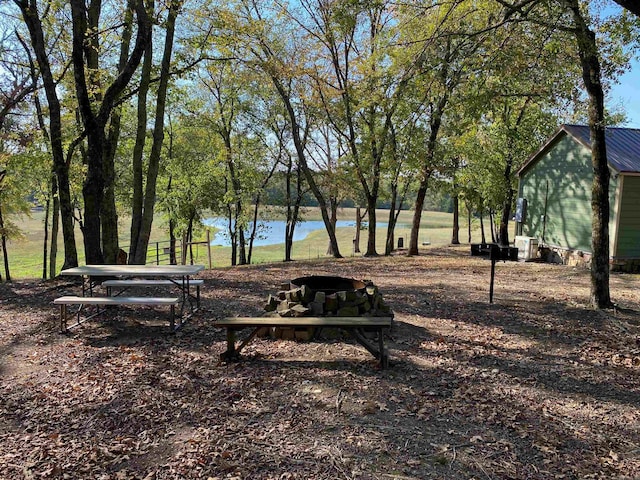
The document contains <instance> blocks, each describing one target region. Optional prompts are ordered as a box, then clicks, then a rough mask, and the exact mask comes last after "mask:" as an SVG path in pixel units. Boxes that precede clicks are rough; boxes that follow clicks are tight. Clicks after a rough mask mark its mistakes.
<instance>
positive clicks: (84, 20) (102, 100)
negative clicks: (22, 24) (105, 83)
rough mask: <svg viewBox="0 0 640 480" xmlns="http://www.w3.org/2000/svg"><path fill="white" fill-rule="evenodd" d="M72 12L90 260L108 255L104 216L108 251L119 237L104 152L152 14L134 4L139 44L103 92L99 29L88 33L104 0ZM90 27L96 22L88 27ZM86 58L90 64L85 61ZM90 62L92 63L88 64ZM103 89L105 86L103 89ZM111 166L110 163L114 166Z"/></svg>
mask: <svg viewBox="0 0 640 480" xmlns="http://www.w3.org/2000/svg"><path fill="white" fill-rule="evenodd" d="M70 4H71V17H72V26H73V36H72V45H73V48H72V52H71V59H72V64H73V77H74V83H75V88H76V97H77V99H78V109H79V111H80V115H81V118H82V124H83V127H84V130H85V133H86V136H87V162H88V165H87V175H86V177H85V182H84V185H83V189H82V192H83V196H84V202H85V215H84V220H85V224H84V245H85V256H86V259H87V262H88V263H103V262H104V255H103V250H102V245H101V240H102V239H103V238H102V235H101V223H102V222H103V221H104V223H105V224H106V225H109V227H108V228H109V229H110V231H109V232H108V233H107V237H105V240H107V242H108V245H105V248H106V250H107V252H110V254H111V252H113V251H114V250H115V251H116V254H117V235H116V236H115V238H116V243H115V245H114V244H113V238H114V236H113V232H112V231H111V229H114V228H115V229H117V218H114V217H113V216H112V215H113V214H114V212H115V208H112V207H111V206H109V207H107V208H106V209H105V218H104V219H102V218H101V215H102V211H103V205H102V202H103V199H104V189H105V185H106V182H107V181H108V180H109V179H105V177H104V174H105V162H109V161H110V159H109V158H108V157H107V156H106V155H105V154H106V152H107V142H106V134H105V128H106V124H107V122H108V120H109V117H110V115H111V113H112V111H113V108H114V105H115V103H116V101H117V99H118V98H119V97H120V95H121V93H122V91H123V90H124V89H125V88H126V86H127V85H128V84H129V82H130V81H131V78H132V76H133V74H134V73H135V71H136V69H137V67H138V65H139V64H140V60H141V59H142V55H143V54H144V51H145V49H146V46H147V44H148V42H149V38H150V36H151V22H150V20H149V18H148V15H147V11H146V10H145V5H144V3H143V2H142V0H138V1H137V2H136V4H135V8H136V15H137V21H138V34H137V37H136V43H135V46H134V48H133V50H132V52H131V55H130V56H129V59H128V61H127V62H126V64H125V66H124V68H122V70H120V71H119V73H118V76H117V77H116V78H115V80H114V81H113V83H112V84H111V85H109V87H108V88H107V89H106V90H104V95H102V94H101V93H96V91H95V87H96V86H98V85H99V77H98V75H97V72H96V71H94V70H93V69H92V68H91V67H92V66H95V65H96V64H97V55H98V47H97V35H88V36H87V32H88V31H91V32H93V30H94V28H95V25H97V24H98V17H99V15H100V9H101V2H100V1H99V0H92V1H91V2H90V3H89V6H88V7H87V5H86V3H85V1H84V0H71V1H70ZM88 27H91V29H90V30H89V29H88ZM85 62H86V65H85ZM85 67H90V68H85ZM101 91H102V89H100V92H101ZM109 168H110V167H107V171H109Z"/></svg>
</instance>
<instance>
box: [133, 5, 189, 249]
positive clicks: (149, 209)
mask: <svg viewBox="0 0 640 480" xmlns="http://www.w3.org/2000/svg"><path fill="white" fill-rule="evenodd" d="M181 5H182V2H181V1H179V0H172V1H171V3H170V5H169V12H168V14H167V20H166V22H165V41H164V51H163V54H162V63H161V66H160V82H159V84H158V93H157V95H156V118H155V124H154V127H153V143H152V144H151V152H150V153H149V165H148V167H147V180H146V185H145V192H144V211H143V214H142V223H141V225H140V234H139V236H138V243H137V245H136V257H137V258H136V259H137V260H139V259H140V258H141V256H142V255H144V256H145V257H146V256H147V248H148V246H149V238H150V237H151V226H152V224H153V212H154V207H155V203H156V184H157V180H158V172H159V170H160V153H161V151H162V142H163V140H164V116H165V115H164V113H165V106H166V102H167V89H168V86H169V74H170V67H171V54H172V52H173V38H174V33H175V25H176V18H177V16H178V12H179V10H180V6H181Z"/></svg>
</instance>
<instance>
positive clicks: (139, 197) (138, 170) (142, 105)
mask: <svg viewBox="0 0 640 480" xmlns="http://www.w3.org/2000/svg"><path fill="white" fill-rule="evenodd" d="M152 64H153V39H152V40H151V41H150V42H149V45H148V46H147V50H146V51H145V52H144V60H143V62H142V72H141V74H140V87H139V88H138V107H137V116H138V123H137V127H136V142H135V144H134V146H133V157H132V166H131V168H132V173H133V186H132V187H133V192H132V198H131V230H130V232H131V233H130V239H129V263H130V264H132V265H136V264H138V265H144V263H145V262H146V254H145V255H143V254H142V253H138V244H139V243H138V242H139V238H140V231H141V229H142V215H143V211H144V209H143V206H144V185H143V177H144V168H143V155H144V145H145V143H146V140H147V96H148V94H149V84H150V82H151V68H152Z"/></svg>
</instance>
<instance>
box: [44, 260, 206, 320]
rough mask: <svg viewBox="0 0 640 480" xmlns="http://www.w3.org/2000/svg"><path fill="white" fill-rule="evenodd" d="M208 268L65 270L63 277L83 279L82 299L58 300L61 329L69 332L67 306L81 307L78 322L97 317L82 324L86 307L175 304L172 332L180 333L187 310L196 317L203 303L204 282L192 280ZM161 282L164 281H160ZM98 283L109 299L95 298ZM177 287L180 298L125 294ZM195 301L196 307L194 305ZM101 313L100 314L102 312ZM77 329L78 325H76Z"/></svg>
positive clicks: (85, 268)
mask: <svg viewBox="0 0 640 480" xmlns="http://www.w3.org/2000/svg"><path fill="white" fill-rule="evenodd" d="M204 268H205V267H204V265H83V266H79V267H73V268H68V269H65V270H62V271H61V272H60V275H63V276H78V277H82V296H64V297H61V298H58V299H56V300H55V301H54V303H55V304H57V305H60V307H61V310H60V328H61V330H62V331H66V330H67V328H70V327H67V324H66V317H67V313H66V306H67V305H79V308H78V312H77V317H78V322H77V324H76V325H79V324H80V323H82V321H85V320H88V319H89V318H91V317H93V316H95V315H97V313H96V314H94V315H91V316H89V317H86V318H85V319H84V320H82V321H81V319H80V313H81V311H82V309H83V307H84V306H86V305H96V306H97V307H98V308H99V306H101V305H102V306H105V305H125V304H133V305H171V320H170V324H171V329H172V330H176V329H177V328H180V327H181V326H182V324H183V323H184V312H185V308H186V307H187V304H188V307H189V312H190V314H192V313H193V312H194V311H195V309H196V308H197V307H199V301H200V284H201V283H202V280H193V279H192V278H191V277H192V276H193V275H196V274H197V273H199V272H201V271H202V270H204ZM104 277H108V278H107V279H105V280H104V281H100V280H97V279H99V278H104ZM158 279H161V280H158ZM194 283H196V290H197V296H194V295H192V293H191V287H192V286H193V284H194ZM97 284H103V285H105V286H106V287H107V289H108V292H107V296H95V295H94V290H95V287H96V285H97ZM159 285H169V286H171V285H173V286H176V287H177V288H178V289H179V292H180V296H179V297H151V296H145V295H143V296H136V297H124V296H121V294H122V293H123V292H124V291H125V290H126V289H128V288H131V287H136V286H159ZM113 287H119V288H120V290H119V291H117V292H116V293H115V294H113V290H112V289H113ZM194 299H195V300H196V304H195V306H194V303H193V301H194ZM175 305H181V308H180V319H181V321H180V322H179V324H178V325H177V326H176V325H175V321H174V308H175ZM98 313H100V312H98ZM73 326H75V325H73Z"/></svg>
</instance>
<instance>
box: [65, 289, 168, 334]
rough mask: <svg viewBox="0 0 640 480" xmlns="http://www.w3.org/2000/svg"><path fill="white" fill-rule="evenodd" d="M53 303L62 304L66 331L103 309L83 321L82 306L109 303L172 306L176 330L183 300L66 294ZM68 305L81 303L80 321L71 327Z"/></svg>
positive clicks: (78, 313) (78, 314) (106, 304)
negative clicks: (176, 313)
mask: <svg viewBox="0 0 640 480" xmlns="http://www.w3.org/2000/svg"><path fill="white" fill-rule="evenodd" d="M53 303H54V304H55V305H60V330H61V331H62V332H66V331H67V330H68V329H69V328H71V327H75V326H77V325H80V323H82V322H83V321H86V320H88V319H89V318H92V317H94V316H96V315H98V314H99V313H102V311H104V310H102V311H100V310H98V312H96V313H94V314H93V315H90V316H88V317H85V318H84V319H83V320H82V321H81V320H80V313H81V311H82V308H83V307H84V306H86V305H95V306H98V307H100V306H109V305H148V306H163V305H168V306H170V307H171V317H170V325H171V330H175V307H176V305H179V304H180V303H181V300H180V299H179V298H178V297H77V296H71V295H69V296H65V297H60V298H56V299H55V300H54V301H53ZM68 305H79V307H80V308H79V309H78V312H77V316H78V322H77V323H76V324H75V325H72V326H71V327H68V326H67V316H68V315H67V306H68Z"/></svg>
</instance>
